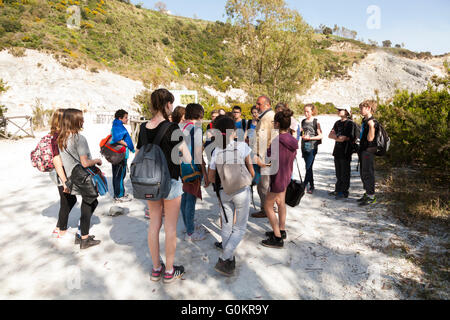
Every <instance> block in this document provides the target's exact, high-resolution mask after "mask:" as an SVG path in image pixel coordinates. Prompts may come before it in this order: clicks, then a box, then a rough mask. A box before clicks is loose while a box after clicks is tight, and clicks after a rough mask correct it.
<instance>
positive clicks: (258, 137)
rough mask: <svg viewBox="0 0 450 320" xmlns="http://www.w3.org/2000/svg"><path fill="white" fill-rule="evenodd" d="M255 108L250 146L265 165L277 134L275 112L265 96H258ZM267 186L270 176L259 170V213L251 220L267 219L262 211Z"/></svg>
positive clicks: (254, 214) (267, 189)
mask: <svg viewBox="0 0 450 320" xmlns="http://www.w3.org/2000/svg"><path fill="white" fill-rule="evenodd" d="M256 108H257V109H258V111H259V113H260V115H259V118H258V119H259V120H258V124H257V125H256V129H255V133H256V134H255V139H254V144H253V145H252V150H253V151H254V153H255V155H256V156H257V157H259V159H260V160H261V162H262V163H266V155H267V149H269V147H270V144H271V143H272V140H273V139H275V138H276V136H277V134H276V133H275V132H274V131H273V130H274V123H273V121H274V117H275V112H274V111H273V110H272V107H271V102H270V99H269V98H268V97H266V96H260V97H259V98H258V99H257V100H256ZM255 162H256V161H255ZM269 185H270V175H268V174H267V173H266V174H264V170H263V168H261V179H260V181H259V184H258V187H257V190H258V195H259V198H260V199H261V211H259V212H256V213H253V214H252V217H253V218H265V217H267V215H266V212H265V211H264V202H265V200H266V195H267V192H268V191H269Z"/></svg>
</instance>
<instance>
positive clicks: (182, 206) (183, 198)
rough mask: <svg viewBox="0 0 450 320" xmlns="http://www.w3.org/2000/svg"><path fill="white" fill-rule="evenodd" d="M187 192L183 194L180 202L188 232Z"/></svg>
mask: <svg viewBox="0 0 450 320" xmlns="http://www.w3.org/2000/svg"><path fill="white" fill-rule="evenodd" d="M186 194H187V192H183V194H182V195H181V203H180V211H181V217H182V218H183V223H184V227H185V228H186V232H187V220H186V217H187V211H186V199H187V196H186Z"/></svg>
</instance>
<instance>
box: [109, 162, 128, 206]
mask: <svg viewBox="0 0 450 320" xmlns="http://www.w3.org/2000/svg"><path fill="white" fill-rule="evenodd" d="M112 175H113V176H112V181H113V189H114V198H122V197H123V196H124V195H125V186H124V180H125V176H126V175H127V160H126V159H125V160H123V161H122V162H121V163H119V164H113V165H112Z"/></svg>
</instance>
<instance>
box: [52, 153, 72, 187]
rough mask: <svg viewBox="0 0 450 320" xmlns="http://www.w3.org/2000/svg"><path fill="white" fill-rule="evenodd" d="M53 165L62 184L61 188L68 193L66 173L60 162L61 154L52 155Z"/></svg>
mask: <svg viewBox="0 0 450 320" xmlns="http://www.w3.org/2000/svg"><path fill="white" fill-rule="evenodd" d="M53 165H54V166H55V170H56V173H57V174H58V177H59V180H61V183H62V184H63V188H64V191H63V192H65V193H69V189H68V188H67V186H66V181H67V177H66V173H65V172H64V167H63V164H62V160H61V156H60V155H57V156H54V157H53Z"/></svg>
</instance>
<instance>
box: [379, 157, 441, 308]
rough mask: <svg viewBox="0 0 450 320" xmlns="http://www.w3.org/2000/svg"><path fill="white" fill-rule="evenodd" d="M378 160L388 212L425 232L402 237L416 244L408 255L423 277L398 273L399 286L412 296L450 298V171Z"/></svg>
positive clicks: (409, 225)
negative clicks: (419, 235) (392, 164)
mask: <svg viewBox="0 0 450 320" xmlns="http://www.w3.org/2000/svg"><path fill="white" fill-rule="evenodd" d="M377 160H378V161H377V166H378V167H379V168H380V169H381V170H382V172H383V173H384V175H385V179H384V181H382V182H381V185H383V195H384V197H385V199H386V202H387V205H388V207H389V212H390V213H391V214H392V215H393V216H394V217H395V218H397V219H398V220H399V221H401V222H402V223H403V224H404V225H406V226H407V227H408V228H410V229H411V230H414V231H417V232H419V233H420V234H422V235H423V237H419V238H418V239H403V241H405V242H406V243H409V244H410V246H411V247H415V248H416V250H414V252H412V253H410V252H408V254H407V255H406V259H408V260H410V261H411V262H412V263H414V264H415V265H417V266H418V267H420V269H421V271H422V274H421V275H420V281H418V280H417V279H416V278H413V277H408V276H405V275H399V276H400V281H399V288H400V289H401V290H402V291H403V292H404V293H405V294H406V295H407V296H409V297H418V298H420V299H449V297H450V294H449V287H450V286H449V284H450V283H449V282H450V277H449V275H450V268H449V262H450V261H449V258H450V255H449V250H450V241H449V239H448V230H449V227H450V223H449V222H450V220H449V218H450V210H449V209H450V192H449V188H448V186H449V185H450V174H449V173H448V172H442V171H438V170H436V169H426V168H420V167H403V168H394V167H390V166H389V165H388V164H387V163H385V162H384V161H383V159H382V158H378V159H377ZM426 236H428V237H433V238H434V241H429V240H425V237H426ZM428 239H429V238H428ZM411 241H412V243H411ZM417 242H419V243H422V245H420V246H419V245H417Z"/></svg>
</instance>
